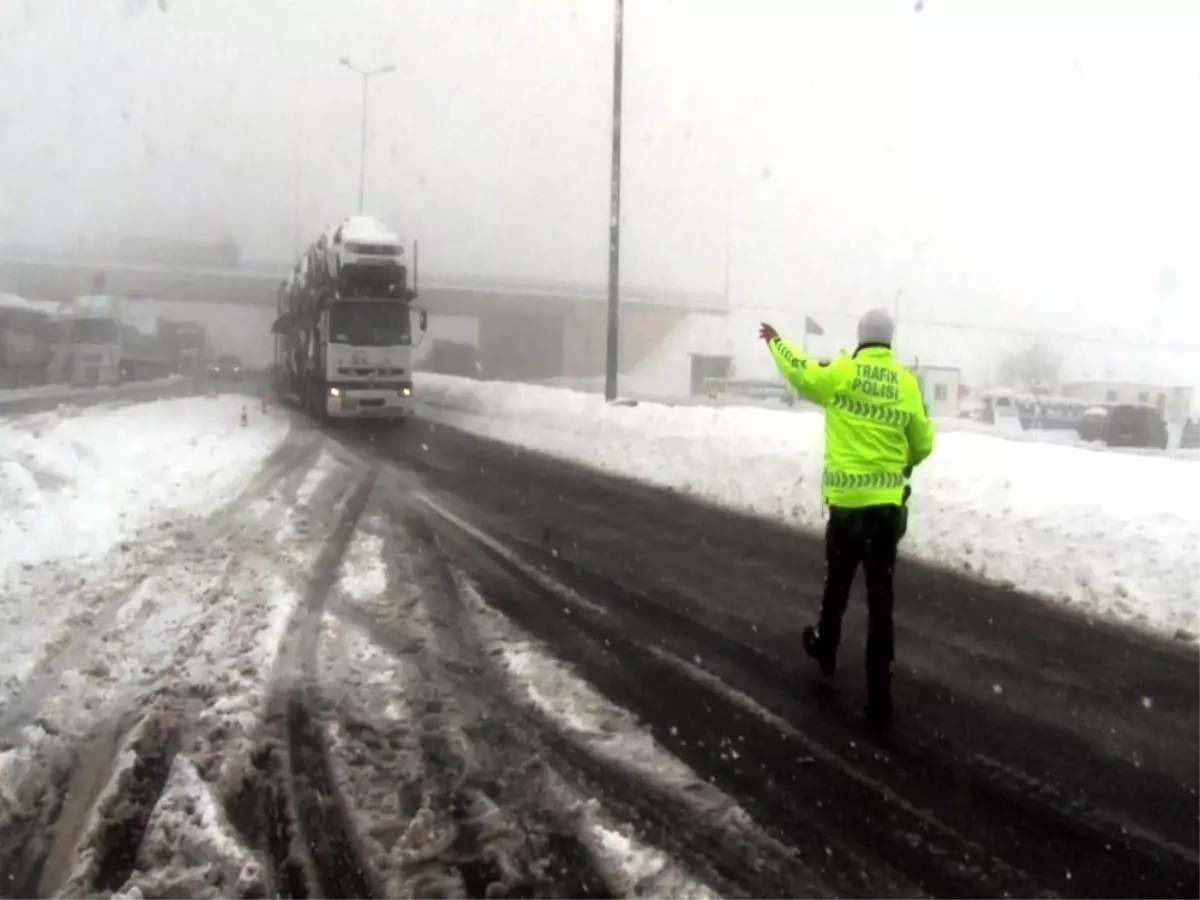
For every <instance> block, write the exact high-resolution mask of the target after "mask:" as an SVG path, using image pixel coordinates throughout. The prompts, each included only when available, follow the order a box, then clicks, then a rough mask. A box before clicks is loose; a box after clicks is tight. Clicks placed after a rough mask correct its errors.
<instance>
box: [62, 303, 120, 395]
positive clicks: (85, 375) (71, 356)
mask: <svg viewBox="0 0 1200 900" xmlns="http://www.w3.org/2000/svg"><path fill="white" fill-rule="evenodd" d="M121 307H122V303H121V300H120V298H117V297H111V296H108V295H105V294H96V295H91V296H86V297H76V298H75V299H74V300H73V301H72V302H71V304H70V306H69V309H68V311H67V315H66V316H65V324H66V336H67V341H68V343H69V345H70V347H69V350H68V359H67V370H68V371H69V373H70V375H69V381H70V382H71V384H72V385H75V386H82V385H101V384H106V385H112V384H120V382H121V359H122V349H121V326H122V321H121V320H122V315H121V313H122V308H121Z"/></svg>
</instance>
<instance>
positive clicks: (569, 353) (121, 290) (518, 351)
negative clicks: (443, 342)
mask: <svg viewBox="0 0 1200 900" xmlns="http://www.w3.org/2000/svg"><path fill="white" fill-rule="evenodd" d="M290 269H291V266H290V265H288V264H279V265H271V264H253V263H243V264H242V265H241V266H239V267H237V268H228V269H220V268H184V267H169V266H163V265H154V264H147V263H140V262H131V261H123V260H118V259H104V258H95V257H93V258H89V257H86V256H79V255H67V254H61V253H58V254H56V253H50V252H43V251H31V250H11V249H9V250H6V249H4V248H0V291H5V292H9V293H13V294H18V295H20V296H23V297H27V298H30V299H44V300H68V299H70V298H71V297H74V296H77V295H79V294H84V293H87V292H88V291H90V290H91V285H92V281H93V279H94V278H95V276H96V275H97V274H98V273H100V272H103V273H104V275H105V279H106V287H105V290H106V291H108V292H109V293H113V294H125V295H132V294H137V295H141V296H144V297H148V298H153V299H154V300H155V301H160V302H162V303H164V304H170V308H171V310H172V312H171V313H169V314H174V315H182V316H183V317H185V318H193V319H195V320H196V321H199V322H201V323H202V324H205V325H206V326H207V327H208V328H209V331H210V333H216V334H218V335H220V334H223V333H224V331H225V329H223V328H221V327H220V325H218V327H216V328H214V326H213V325H211V324H209V323H210V322H217V323H220V322H223V321H224V320H225V319H226V318H227V317H228V314H229V313H232V312H233V311H232V310H231V309H230V307H239V308H240V312H239V314H237V315H236V316H234V318H236V320H237V322H238V323H239V324H238V325H237V326H234V328H233V330H234V331H241V332H245V331H247V330H249V331H250V332H251V333H250V334H241V335H240V338H239V340H240V341H242V342H249V341H251V340H253V341H255V352H253V353H247V352H245V346H246V345H245V344H241V345H240V346H239V348H229V349H230V352H237V353H239V355H242V356H246V357H247V358H255V357H263V356H269V354H270V349H269V348H270V341H271V337H270V333H269V332H270V324H271V320H272V319H273V317H274V312H275V298H276V289H277V288H278V285H279V283H280V281H281V280H282V279H283V278H285V277H286V275H287V273H288V272H289V271H290ZM418 290H419V292H420V299H419V300H418V301H417V305H420V306H423V307H424V308H425V309H427V310H428V311H429V315H430V335H429V339H428V340H427V341H426V344H425V346H426V347H428V346H429V344H431V343H432V339H437V338H439V337H448V338H451V339H458V340H468V341H471V342H472V343H475V344H476V345H477V346H478V347H479V350H480V355H481V357H482V359H483V363H484V365H485V366H486V368H487V371H488V372H489V373H492V374H493V375H495V376H497V377H505V378H514V379H543V378H554V377H561V376H565V377H569V378H584V377H589V376H594V375H599V374H601V373H603V371H604V349H605V341H606V333H607V324H606V323H607V320H606V302H607V296H608V295H607V288H604V287H596V286H591V285H579V284H563V283H555V282H547V281H533V280H516V279H498V278H496V279H492V278H488V279H481V278H472V277H466V276H453V275H447V274H441V273H428V274H427V273H425V272H421V273H420V278H419V284H418ZM222 308H224V310H226V311H228V313H222V312H221V310H222ZM184 310H188V311H189V312H183V311H184ZM725 312H727V304H726V298H725V297H724V296H723V295H721V294H709V293H688V292H677V291H665V290H654V289H642V288H634V287H628V288H626V287H623V288H622V290H621V346H620V350H621V353H620V356H621V359H620V368H621V369H622V371H628V370H629V369H631V368H633V367H634V366H636V365H637V364H638V363H639V362H641V361H642V360H643V359H645V358H646V357H647V356H648V355H649V354H650V353H652V352H653V351H654V349H655V348H656V347H658V345H659V344H660V343H661V342H662V340H663V339H664V338H665V337H666V336H667V334H669V333H670V331H671V329H672V328H674V327H675V325H676V324H678V323H679V322H680V321H681V320H682V319H683V318H684V317H685V316H687V315H689V314H697V313H700V314H709V315H721V314H724V313H725ZM164 314H168V313H166V312H164ZM260 319H261V320H262V321H261V322H260V321H259V320H260ZM225 328H229V325H228V324H226V326H225ZM256 329H261V330H260V331H256ZM258 334H261V343H259V342H258V340H259V339H258V337H257V335H258Z"/></svg>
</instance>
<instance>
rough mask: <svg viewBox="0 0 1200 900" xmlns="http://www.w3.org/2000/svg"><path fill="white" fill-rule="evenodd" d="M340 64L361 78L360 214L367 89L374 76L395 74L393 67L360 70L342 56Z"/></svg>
mask: <svg viewBox="0 0 1200 900" xmlns="http://www.w3.org/2000/svg"><path fill="white" fill-rule="evenodd" d="M340 62H341V64H342V65H343V66H345V67H346V68H347V69H349V70H350V71H352V72H356V73H357V74H358V75H359V76H360V77H361V78H362V139H361V142H360V146H361V150H360V152H359V161H358V211H359V213H362V211H363V208H364V205H365V203H366V196H367V87H368V85H369V84H370V81H371V78H372V77H373V76H375V75H386V74H387V73H388V72H395V71H396V67H395V66H380V67H379V68H378V69H360V68H359V67H358V66H356V65H354V64H353V63H351V62H350V60H349V58H347V57H345V56H343V57H342V58H341V60H340Z"/></svg>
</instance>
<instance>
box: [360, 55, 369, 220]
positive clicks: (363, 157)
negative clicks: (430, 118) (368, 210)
mask: <svg viewBox="0 0 1200 900" xmlns="http://www.w3.org/2000/svg"><path fill="white" fill-rule="evenodd" d="M370 80H371V76H370V75H369V74H368V73H366V72H364V73H363V77H362V83H363V90H362V140H361V142H360V143H359V146H360V148H361V149H360V151H359V154H358V211H359V213H360V214H361V213H362V211H363V203H364V201H365V200H366V195H367V83H368V82H369V81H370Z"/></svg>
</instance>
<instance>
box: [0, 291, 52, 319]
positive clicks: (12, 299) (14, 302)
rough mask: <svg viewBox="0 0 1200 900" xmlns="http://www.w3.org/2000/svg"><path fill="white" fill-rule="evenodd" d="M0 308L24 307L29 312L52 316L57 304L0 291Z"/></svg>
mask: <svg viewBox="0 0 1200 900" xmlns="http://www.w3.org/2000/svg"><path fill="white" fill-rule="evenodd" d="M0 309H24V310H28V311H29V312H40V313H44V314H45V315H49V316H52V315H54V314H55V313H56V312H58V304H57V303H51V302H50V301H48V300H26V299H25V298H24V297H18V296H17V295H16V294H5V293H2V292H0Z"/></svg>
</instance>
